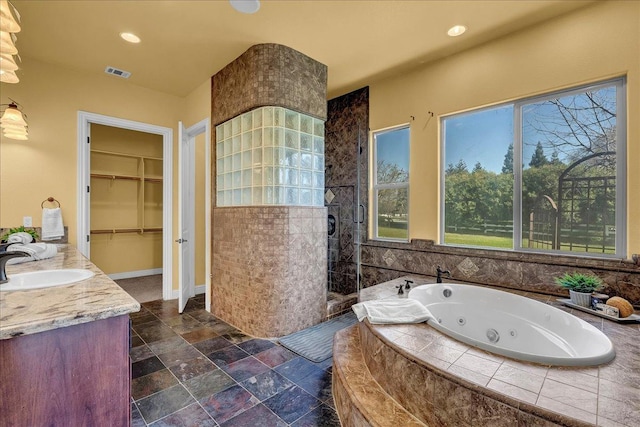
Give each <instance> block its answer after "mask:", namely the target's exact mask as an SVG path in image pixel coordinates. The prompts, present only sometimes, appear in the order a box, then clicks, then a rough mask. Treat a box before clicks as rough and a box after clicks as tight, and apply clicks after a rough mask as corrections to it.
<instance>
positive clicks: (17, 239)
mask: <svg viewBox="0 0 640 427" xmlns="http://www.w3.org/2000/svg"><path fill="white" fill-rule="evenodd" d="M31 242H33V236H32V235H31V234H29V233H27V232H24V231H19V232H17V233H13V234H11V235H10V236H9V237H7V243H22V244H24V245H26V244H27V243H31Z"/></svg>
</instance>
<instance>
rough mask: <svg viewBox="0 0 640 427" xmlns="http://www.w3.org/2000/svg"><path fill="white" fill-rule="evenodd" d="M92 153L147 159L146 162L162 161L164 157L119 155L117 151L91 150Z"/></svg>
mask: <svg viewBox="0 0 640 427" xmlns="http://www.w3.org/2000/svg"><path fill="white" fill-rule="evenodd" d="M91 152H92V153H98V154H108V155H110V156H118V157H129V158H132V159H145V160H158V161H162V157H152V156H143V155H140V154H127V153H117V152H115V151H106V150H94V149H91Z"/></svg>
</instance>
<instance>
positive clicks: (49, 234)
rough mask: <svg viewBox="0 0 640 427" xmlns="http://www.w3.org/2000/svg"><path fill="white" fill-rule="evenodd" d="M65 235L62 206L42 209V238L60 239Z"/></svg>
mask: <svg viewBox="0 0 640 427" xmlns="http://www.w3.org/2000/svg"><path fill="white" fill-rule="evenodd" d="M62 237H64V224H62V211H61V210H60V208H53V209H49V208H43V209H42V240H58V239H61V238H62Z"/></svg>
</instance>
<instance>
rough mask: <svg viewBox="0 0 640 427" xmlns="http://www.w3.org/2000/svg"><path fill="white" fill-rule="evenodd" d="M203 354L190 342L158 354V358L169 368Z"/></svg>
mask: <svg viewBox="0 0 640 427" xmlns="http://www.w3.org/2000/svg"><path fill="white" fill-rule="evenodd" d="M198 356H201V354H200V352H199V351H198V350H197V349H195V348H193V347H192V346H190V345H188V344H184V345H180V346H178V347H177V348H176V349H174V350H170V351H168V352H166V353H162V354H159V355H158V359H160V360H161V361H162V363H164V364H165V366H167V367H168V368H171V367H173V366H176V365H180V364H181V363H184V362H186V361H187V360H191V359H195V358H196V357H198Z"/></svg>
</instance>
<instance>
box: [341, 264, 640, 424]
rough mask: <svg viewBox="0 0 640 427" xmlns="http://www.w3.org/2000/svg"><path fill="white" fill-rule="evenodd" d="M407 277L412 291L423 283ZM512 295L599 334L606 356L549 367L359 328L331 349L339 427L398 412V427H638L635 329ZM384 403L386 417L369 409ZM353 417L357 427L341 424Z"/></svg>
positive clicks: (424, 336)
mask: <svg viewBox="0 0 640 427" xmlns="http://www.w3.org/2000/svg"><path fill="white" fill-rule="evenodd" d="M408 278H412V279H413V280H414V282H415V284H416V285H418V284H423V283H427V282H432V281H433V279H431V278H424V277H419V276H413V277H408ZM400 283H404V278H399V279H396V280H392V281H389V282H386V283H384V284H380V285H378V286H374V287H371V288H367V289H365V290H363V291H362V293H361V299H362V300H367V299H379V298H397V296H396V293H397V290H396V289H395V286H396V285H398V284H400ZM512 292H515V293H518V294H520V295H523V296H526V297H528V298H534V299H536V300H539V301H543V302H545V303H548V304H552V305H554V306H557V307H558V308H560V309H562V310H565V311H569V312H570V313H572V314H574V315H576V316H578V317H580V318H582V319H583V320H585V321H587V322H589V323H591V324H592V325H594V326H596V327H598V328H600V329H601V330H602V331H603V332H604V333H605V334H606V335H607V336H608V337H609V338H610V339H611V341H612V342H613V344H614V346H615V349H616V353H617V356H616V358H615V359H614V360H613V361H612V362H610V363H608V364H605V365H601V366H598V367H587V368H579V367H576V368H569V367H550V366H544V365H540V364H533V363H526V362H520V361H516V360H512V359H509V358H505V357H501V356H497V355H494V354H491V353H487V352H484V351H480V350H477V349H475V348H473V347H469V346H467V345H466V344H463V343H460V342H459V341H456V340H454V339H452V338H449V337H448V336H446V335H443V334H441V333H439V332H438V331H436V330H435V329H433V328H431V327H430V326H429V325H428V324H415V325H371V324H370V323H368V322H363V323H360V324H359V325H356V326H355V327H354V328H353V329H352V330H351V331H345V332H343V333H342V334H340V335H339V336H338V339H336V341H335V342H334V397H335V399H336V407H337V410H338V413H339V414H340V416H341V421H342V422H343V425H345V426H350V425H359V426H362V425H376V422H378V423H380V424H378V425H391V424H386V422H387V421H388V419H389V418H390V417H392V416H405V417H406V416H407V415H408V414H410V415H411V416H412V417H414V418H415V420H413V421H411V422H410V423H408V424H406V425H429V426H467V425H468V426H482V425H491V426H494V425H499V426H503V425H504V426H522V427H525V426H527V427H528V426H556V425H560V426H589V425H599V426H629V427H632V426H637V425H640V409H639V408H640V370H639V369H638V368H639V366H640V343H639V342H638V340H637V337H638V336H639V335H638V333H639V332H640V325H637V324H631V325H623V324H618V323H615V322H611V321H609V320H606V319H602V318H599V317H596V316H592V315H589V314H587V313H583V312H580V311H573V310H571V309H568V308H566V307H564V306H561V305H560V304H559V303H557V302H556V301H555V297H552V296H548V295H542V294H537V293H529V292H522V291H512ZM347 357H348V358H353V357H361V358H362V359H363V362H364V364H365V365H366V372H364V373H363V372H358V368H356V367H355V366H351V367H349V366H346V365H347V363H346V360H347ZM340 363H342V364H344V365H345V366H346V367H347V369H344V368H343V367H341V366H339V365H340ZM354 375H358V378H355V377H353V376H354ZM366 375H370V376H372V378H373V379H374V380H375V382H373V383H371V384H373V385H375V387H370V388H371V390H365V389H364V387H363V384H362V378H363V376H366ZM358 382H360V384H359V385H360V388H358ZM353 384H355V386H354V385H353ZM371 384H369V386H371ZM354 396H355V397H356V398H354ZM389 397H391V398H392V399H389ZM385 399H388V400H390V401H393V399H395V402H396V403H397V405H398V407H397V408H396V409H397V411H396V412H395V413H393V414H391V413H389V412H387V413H386V415H385V413H384V412H381V411H379V410H377V409H376V408H380V407H382V406H384V405H390V403H389V401H387V400H385ZM398 408H399V409H398ZM404 411H406V413H405V412H404ZM358 417H360V419H361V421H362V422H361V423H359V424H353V423H352V422H348V421H349V420H353V419H358ZM380 417H383V418H380ZM385 417H386V420H385ZM368 418H369V419H368ZM374 418H375V421H374V420H373V419H374ZM407 419H409V420H412V418H407ZM346 421H347V422H346ZM412 423H414V424H412ZM416 423H417V424H416Z"/></svg>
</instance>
